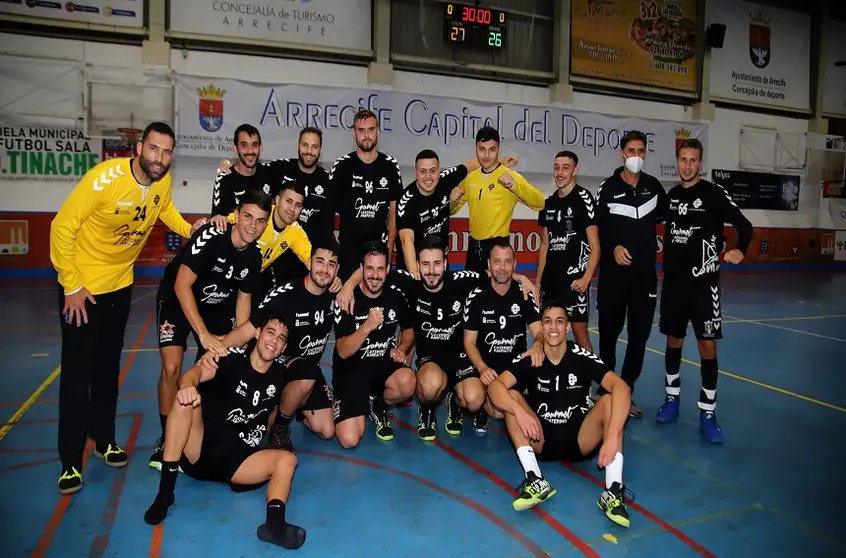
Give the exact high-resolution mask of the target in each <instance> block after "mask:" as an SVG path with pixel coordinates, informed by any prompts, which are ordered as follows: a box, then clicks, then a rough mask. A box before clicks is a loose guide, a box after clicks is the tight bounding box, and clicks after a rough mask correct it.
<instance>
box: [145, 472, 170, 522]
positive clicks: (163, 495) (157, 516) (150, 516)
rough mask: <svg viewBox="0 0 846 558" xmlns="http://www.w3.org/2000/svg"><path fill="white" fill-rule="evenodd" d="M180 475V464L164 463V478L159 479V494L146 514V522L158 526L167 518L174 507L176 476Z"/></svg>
mask: <svg viewBox="0 0 846 558" xmlns="http://www.w3.org/2000/svg"><path fill="white" fill-rule="evenodd" d="M178 474H179V463H177V462H175V461H162V476H161V478H160V479H159V493H158V494H156V499H155V500H153V504H152V505H151V506H150V507H149V508H148V509H147V511H146V512H145V513H144V521H145V522H146V523H148V524H150V525H158V524H159V523H161V522H162V521H164V519H165V517H167V510H168V508H169V507H170V506H172V505H173V501H174V497H173V488H174V487H175V486H176V476H177V475H178Z"/></svg>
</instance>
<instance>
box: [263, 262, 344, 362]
mask: <svg viewBox="0 0 846 558" xmlns="http://www.w3.org/2000/svg"><path fill="white" fill-rule="evenodd" d="M306 280H307V277H304V278H302V279H294V280H292V281H288V282H287V283H284V284H282V285H281V286H278V287H276V288H275V289H273V290H272V291H270V292H269V293H268V294H267V296H266V297H265V298H264V300H263V301H262V302H261V303H260V304H259V306H258V309H257V310H256V311H255V312H253V314H252V315H251V316H250V322H252V324H253V326H254V327H258V326H259V324H261V323H262V321H263V320H264V318H265V317H266V316H283V317H284V318H285V319H286V321H287V322H288V324H290V327H291V330H290V331H289V332H288V344H287V345H286V346H285V350H284V351H283V352H282V357H280V358H281V360H282V361H287V360H290V359H292V358H295V357H302V358H307V359H309V360H314V361H316V362H318V363H320V359H321V358H323V351H324V349H325V348H326V343H327V341H329V335H330V334H331V333H332V324H333V323H334V321H335V295H334V294H332V293H331V292H329V290H328V289H327V290H326V291H325V292H324V293H323V294H320V295H315V294H312V293H311V292H309V291H308V289H306V286H305V282H306Z"/></svg>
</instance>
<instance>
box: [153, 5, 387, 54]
mask: <svg viewBox="0 0 846 558" xmlns="http://www.w3.org/2000/svg"><path fill="white" fill-rule="evenodd" d="M370 29H371V0H288V1H287V2H273V3H271V2H263V3H248V2H221V1H219V0H179V1H178V2H176V1H174V0H171V2H170V30H171V31H175V32H183V33H197V34H202V35H214V36H216V37H219V40H221V41H229V42H238V41H240V40H243V39H254V40H261V41H278V42H287V43H299V44H302V45H316V46H324V47H334V48H344V49H355V50H364V51H369V50H370V49H371V45H372V41H371V34H370Z"/></svg>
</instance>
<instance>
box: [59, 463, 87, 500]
mask: <svg viewBox="0 0 846 558" xmlns="http://www.w3.org/2000/svg"><path fill="white" fill-rule="evenodd" d="M80 488H82V473H80V472H79V471H77V470H76V467H71V468H70V469H65V470H64V471H62V475H61V476H60V477H59V492H61V493H62V494H71V493H73V492H76V491H77V490H79V489H80Z"/></svg>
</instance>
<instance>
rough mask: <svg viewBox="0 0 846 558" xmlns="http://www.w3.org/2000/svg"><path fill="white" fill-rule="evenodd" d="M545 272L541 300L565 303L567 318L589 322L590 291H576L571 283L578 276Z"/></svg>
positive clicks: (579, 321) (543, 301) (572, 320)
mask: <svg viewBox="0 0 846 558" xmlns="http://www.w3.org/2000/svg"><path fill="white" fill-rule="evenodd" d="M547 277H548V276H547V275H546V274H544V276H543V279H541V301H542V303H543V304H545V303H547V302H551V301H553V300H555V301H558V302H560V303H561V304H563V305H564V310H566V312H567V319H568V320H570V321H571V322H576V323H587V322H588V321H589V320H588V318H590V291H589V290H588V291H585V292H583V293H580V292H576V291H574V290H573V289H571V288H570V285H571V284H572V283H573V281H575V280H576V279H578V277H563V278H555V277H549V278H547Z"/></svg>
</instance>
